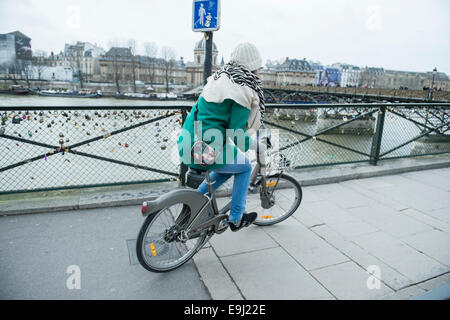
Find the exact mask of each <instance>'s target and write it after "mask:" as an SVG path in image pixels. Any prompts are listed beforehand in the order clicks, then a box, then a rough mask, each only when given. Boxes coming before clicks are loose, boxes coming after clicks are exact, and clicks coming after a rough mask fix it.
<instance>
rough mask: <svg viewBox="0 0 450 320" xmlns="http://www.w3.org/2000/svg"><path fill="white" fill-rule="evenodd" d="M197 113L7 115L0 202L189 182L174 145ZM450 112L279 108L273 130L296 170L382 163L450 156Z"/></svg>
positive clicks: (6, 111)
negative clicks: (16, 196) (15, 196)
mask: <svg viewBox="0 0 450 320" xmlns="http://www.w3.org/2000/svg"><path fill="white" fill-rule="evenodd" d="M189 110H190V107H186V106H181V105H180V106H170V107H167V106H158V107H155V106H142V107H141V106H118V107H111V106H95V107H67V106H60V107H48V106H46V107H0V118H1V126H0V152H1V154H2V156H1V157H0V181H1V183H0V194H4V193H15V192H27V191H42V190H57V189H71V188H83V187H96V186H112V185H124V184H138V183H150V182H163V181H175V180H181V182H182V181H183V180H184V179H182V175H181V174H180V172H183V170H182V166H181V165H180V160H179V157H178V151H177V146H176V141H177V138H178V135H179V132H180V130H181V126H182V123H183V121H184V119H185V116H186V114H187V113H188V112H189ZM449 111H450V104H449V103H433V104H431V103H426V104H418V103H415V104H410V103H408V104H329V105H324V104H320V105H319V104H315V105H311V104H309V105H301V104H297V105H286V104H278V105H276V104H272V105H267V110H266V116H265V123H266V126H267V127H269V128H272V129H277V131H276V132H277V134H278V137H279V139H278V141H279V147H280V152H281V153H284V154H286V155H287V156H288V157H292V163H293V165H294V166H295V167H296V168H305V167H315V166H325V165H336V164H343V163H357V162H370V163H372V164H376V163H377V162H378V161H380V160H384V159H390V158H402V157H416V156H422V155H433V154H441V153H448V152H450V140H449V139H450V138H449V135H448V131H449V129H450V112H449ZM274 132H275V130H274ZM180 178H181V179H180Z"/></svg>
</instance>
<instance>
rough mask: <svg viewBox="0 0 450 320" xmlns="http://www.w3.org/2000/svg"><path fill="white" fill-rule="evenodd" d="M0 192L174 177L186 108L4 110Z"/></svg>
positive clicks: (165, 179) (177, 171)
mask: <svg viewBox="0 0 450 320" xmlns="http://www.w3.org/2000/svg"><path fill="white" fill-rule="evenodd" d="M1 117H2V126H1V129H0V130H1V132H0V133H1V136H0V138H1V139H0V140H1V143H0V149H1V151H0V152H1V153H2V157H1V160H0V175H1V181H2V183H1V186H0V192H2V193H4V192H13V191H23V190H46V189H56V188H69V187H72V188H73V187H84V186H100V185H113V184H121V183H138V182H156V181H168V180H174V179H176V178H177V177H178V175H179V158H178V153H177V150H176V139H177V136H178V132H179V130H180V128H181V125H180V124H181V109H180V108H172V109H166V108H164V109H161V108H154V107H148V108H135V107H118V108H108V107H95V109H93V108H91V109H87V108H86V109H78V108H76V107H67V108H59V107H55V108H51V109H48V108H47V109H40V108H37V107H35V108H24V109H22V110H20V109H19V108H16V109H11V110H8V111H1Z"/></svg>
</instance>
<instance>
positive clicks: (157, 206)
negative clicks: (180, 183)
mask: <svg viewBox="0 0 450 320" xmlns="http://www.w3.org/2000/svg"><path fill="white" fill-rule="evenodd" d="M176 203H184V204H186V205H187V206H189V208H190V209H191V212H200V210H201V209H202V208H203V207H204V206H205V205H206V204H207V203H208V198H207V197H206V196H204V195H203V194H201V193H200V192H197V191H195V190H191V189H178V190H172V191H170V192H168V193H166V194H164V195H162V196H161V197H159V198H157V199H155V200H152V201H146V202H144V203H143V205H142V210H141V212H142V215H143V216H144V217H146V216H148V215H150V214H152V213H155V212H158V211H160V210H161V209H163V208H166V207H170V206H171V205H174V204H176Z"/></svg>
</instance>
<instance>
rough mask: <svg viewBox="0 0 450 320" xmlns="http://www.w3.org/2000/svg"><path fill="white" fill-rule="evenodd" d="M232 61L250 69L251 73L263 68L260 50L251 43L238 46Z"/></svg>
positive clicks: (232, 55)
mask: <svg viewBox="0 0 450 320" xmlns="http://www.w3.org/2000/svg"><path fill="white" fill-rule="evenodd" d="M230 60H231V61H233V62H235V63H237V64H240V65H242V66H244V67H246V68H248V69H249V70H250V71H253V70H258V69H259V68H261V67H262V59H261V55H260V54H259V51H258V49H257V48H256V46H255V45H254V44H252V43H249V42H245V43H240V44H238V45H237V47H236V48H235V49H234V51H233V53H232V54H231V59H230Z"/></svg>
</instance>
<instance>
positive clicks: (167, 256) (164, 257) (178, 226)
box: [136, 203, 206, 272]
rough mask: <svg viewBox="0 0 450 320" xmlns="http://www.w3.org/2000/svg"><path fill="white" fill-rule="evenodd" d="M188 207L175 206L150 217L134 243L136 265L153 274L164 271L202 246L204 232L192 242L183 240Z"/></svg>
mask: <svg viewBox="0 0 450 320" xmlns="http://www.w3.org/2000/svg"><path fill="white" fill-rule="evenodd" d="M190 214H191V212H190V210H189V207H188V206H187V205H185V204H183V203H177V204H174V205H172V206H170V207H167V208H164V209H162V210H160V211H158V212H156V213H155V214H150V215H149V216H148V217H147V218H146V219H145V221H144V223H143V225H142V227H141V230H140V231H139V235H138V239H137V241H136V253H137V258H138V260H139V263H140V264H141V265H142V266H143V267H144V268H145V269H147V270H149V271H152V272H167V271H171V270H174V269H176V268H178V267H180V266H182V265H183V264H184V263H186V262H187V261H189V259H190V258H192V256H193V255H194V254H195V253H196V252H197V251H198V250H200V248H201V247H202V246H203V244H204V242H205V239H206V231H205V232H204V233H202V234H201V235H200V236H198V237H196V238H194V239H189V240H187V239H183V231H184V230H185V227H186V224H187V222H188V221H189V217H190Z"/></svg>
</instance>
